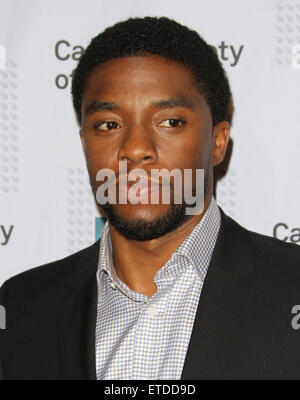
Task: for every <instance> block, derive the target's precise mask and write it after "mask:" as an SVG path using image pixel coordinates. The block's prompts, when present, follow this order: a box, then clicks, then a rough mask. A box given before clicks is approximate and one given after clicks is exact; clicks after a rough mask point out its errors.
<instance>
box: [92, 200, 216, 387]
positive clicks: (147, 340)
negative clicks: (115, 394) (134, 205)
mask: <svg viewBox="0 0 300 400" xmlns="http://www.w3.org/2000/svg"><path fill="white" fill-rule="evenodd" d="M220 220H221V217H220V210H219V208H218V206H217V204H216V201H215V199H214V198H213V197H212V200H211V202H210V205H209V207H208V209H207V210H206V213H205V214H204V216H203V217H202V219H201V220H200V221H199V223H198V224H197V225H196V226H195V227H194V228H193V230H192V231H191V232H190V234H189V235H188V236H187V237H186V239H185V240H184V241H183V242H182V243H181V245H180V246H179V247H178V248H177V249H176V250H175V252H174V253H173V254H172V256H171V257H170V258H169V260H168V261H167V263H166V264H165V265H164V266H163V267H162V268H161V269H160V270H159V271H158V272H157V273H156V275H155V279H154V281H155V283H156V285H157V292H156V293H155V294H154V295H153V296H152V297H151V298H149V297H147V296H146V295H143V294H141V293H137V292H134V291H133V290H131V289H130V288H129V287H128V286H127V285H126V284H125V283H124V282H122V281H121V280H120V279H119V278H118V276H117V275H116V272H115V270H114V266H113V260H112V243H111V238H110V234H109V225H108V222H106V223H105V226H104V229H103V233H102V237H101V244H100V255H99V266H98V271H97V284H98V306H97V323H96V343H95V348H96V369H97V379H98V380H102V379H120V380H125V379H127V380H131V379H133V380H134V379H138V380H140V379H150V380H157V379H177V380H178V379H180V377H181V374H182V369H183V364H184V360H185V357H186V353H187V349H188V345H189V341H190V337H191V332H192V328H193V324H194V319H195V315H196V310H197V305H198V301H199V297H200V293H201V289H202V286H203V282H204V279H205V275H206V272H207V268H208V265H209V262H210V259H211V255H212V252H213V249H214V246H215V243H216V239H217V236H218V232H219V227H220Z"/></svg>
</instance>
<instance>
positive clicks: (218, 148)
mask: <svg viewBox="0 0 300 400" xmlns="http://www.w3.org/2000/svg"><path fill="white" fill-rule="evenodd" d="M229 135H230V124H229V122H227V121H222V122H219V123H218V124H217V125H216V126H215V127H214V131H213V140H214V143H213V145H214V149H213V162H212V165H213V166H216V165H218V164H220V163H221V162H222V161H223V159H224V157H225V154H226V149H227V145H228V142H229Z"/></svg>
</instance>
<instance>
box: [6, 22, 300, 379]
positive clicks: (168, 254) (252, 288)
mask: <svg viewBox="0 0 300 400" xmlns="http://www.w3.org/2000/svg"><path fill="white" fill-rule="evenodd" d="M72 94H73V103H74V108H75V111H76V114H77V118H78V121H79V124H80V137H81V142H82V145H83V149H84V152H85V156H86V162H87V168H88V171H89V176H90V181H91V185H92V188H93V191H94V193H95V196H96V198H97V200H98V197H97V193H98V190H99V188H100V186H101V184H104V183H105V179H102V178H101V179H99V175H98V173H99V171H103V170H104V169H105V170H108V169H109V170H110V171H112V172H114V173H115V176H116V178H117V180H116V182H115V187H116V188H117V189H120V187H121V180H122V179H123V178H124V176H125V177H128V176H129V173H130V172H132V171H133V170H135V169H139V170H143V171H145V172H146V183H145V181H144V182H142V183H141V186H139V188H138V190H135V191H134V190H132V189H133V181H128V182H127V183H126V184H125V186H122V187H123V189H122V188H121V191H119V192H118V193H119V195H118V196H117V197H118V199H117V201H116V203H114V202H113V201H109V202H108V203H104V204H98V206H99V210H100V211H101V213H102V214H104V215H105V216H106V218H107V222H106V224H105V227H104V231H103V234H102V238H101V240H100V241H97V242H96V243H95V244H93V245H92V246H90V247H89V248H87V249H84V250H82V251H80V252H78V253H76V254H73V255H71V256H69V257H67V258H65V259H63V260H59V261H56V262H53V263H51V264H48V265H44V266H41V267H38V268H35V269H33V270H29V271H26V272H24V273H22V274H20V275H18V276H16V277H14V278H11V279H10V280H8V281H7V282H6V283H5V284H4V285H3V287H2V294H1V296H2V298H1V304H3V305H4V306H5V308H6V314H7V327H6V328H7V329H6V330H5V331H4V330H2V331H1V362H2V374H3V378H4V379H100V380H101V379H293V378H299V377H300V332H299V331H297V330H296V329H294V328H295V325H293V324H292V318H293V316H294V315H293V314H292V309H293V307H294V305H297V304H299V303H300V287H299V285H300V265H299V261H300V250H299V248H298V247H297V246H296V245H292V244H286V243H283V242H280V241H278V240H275V239H273V238H269V237H266V236H262V235H259V234H256V233H253V232H249V231H247V230H246V229H244V228H242V227H241V226H239V225H238V224H237V223H236V222H235V221H233V220H232V219H231V218H229V217H228V216H226V215H225V213H224V212H223V211H222V210H221V209H220V208H219V207H218V206H217V204H216V202H215V199H214V197H213V195H212V193H213V189H212V188H213V167H214V166H216V165H218V164H220V163H221V162H222V160H223V158H224V156H225V152H226V148H227V144H228V140H229V129H230V124H229V117H228V107H229V101H230V89H229V85H228V81H227V78H226V75H225V73H224V70H223V68H222V66H221V64H220V62H219V61H218V58H217V55H216V53H215V51H214V50H213V48H212V47H210V46H209V45H207V44H206V43H205V42H204V41H203V39H201V38H200V37H199V36H198V34H197V33H196V32H194V31H191V30H189V29H188V28H186V27H184V26H182V25H180V24H178V23H176V22H175V21H171V20H169V19H167V18H150V17H147V18H137V19H129V20H127V21H125V22H121V23H118V24H116V25H115V26H113V27H110V28H108V29H106V30H105V31H104V32H103V33H101V34H100V35H98V36H97V37H96V38H94V39H93V40H92V42H91V43H90V45H89V47H88V48H87V50H86V52H85V54H84V55H83V56H82V58H81V60H80V62H79V64H78V66H77V68H76V70H75V73H74V77H73V87H72ZM121 162H126V167H127V168H128V170H127V173H125V175H124V174H122V173H121V170H120V165H123V164H120V163H121ZM154 169H159V170H161V169H166V170H167V171H174V170H177V171H180V172H184V171H186V170H192V171H193V172H195V171H197V170H204V187H203V194H204V204H203V209H202V210H200V212H199V213H194V214H190V215H188V214H187V213H186V209H187V206H188V204H187V202H186V201H184V200H183V201H182V202H181V203H176V202H175V201H174V197H175V192H176V190H175V189H176V188H175V180H173V181H171V185H170V192H171V201H170V202H169V203H164V202H162V201H161V194H160V197H159V202H158V203H151V202H149V203H146V202H145V203H143V202H141V201H140V202H138V203H137V204H134V203H132V202H130V201H127V202H125V203H122V202H120V201H118V200H120V195H121V194H124V193H125V194H126V195H128V198H129V194H130V193H131V194H132V191H134V193H133V195H137V197H138V195H141V193H146V198H147V200H148V199H149V196H150V194H147V190H148V189H149V191H150V193H151V195H152V194H153V188H152V186H150V183H151V182H150V181H151V179H152V178H151V176H152V175H151V173H152V171H153V170H154ZM245 178H246V177H245ZM148 179H149V181H148ZM183 183H184V184H186V183H188V179H186V180H185V181H184V182H183ZM124 188H125V189H124ZM162 188H163V182H162V181H159V190H162ZM190 188H191V189H192V191H193V194H195V193H197V181H196V180H195V176H193V177H192V180H191V182H190ZM146 189H147V190H146ZM122 190H123V192H122ZM133 197H134V196H133ZM140 198H141V197H140ZM110 200H111V198H110ZM98 203H99V202H98ZM262 206H265V205H264V203H263V201H262Z"/></svg>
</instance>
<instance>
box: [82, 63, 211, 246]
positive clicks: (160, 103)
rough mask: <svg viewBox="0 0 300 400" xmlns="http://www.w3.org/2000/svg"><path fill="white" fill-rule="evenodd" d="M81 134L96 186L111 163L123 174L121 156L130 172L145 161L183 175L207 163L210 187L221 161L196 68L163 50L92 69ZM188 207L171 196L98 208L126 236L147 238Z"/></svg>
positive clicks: (168, 227) (171, 225)
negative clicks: (165, 54)
mask: <svg viewBox="0 0 300 400" xmlns="http://www.w3.org/2000/svg"><path fill="white" fill-rule="evenodd" d="M81 139H82V144H83V147H84V151H85V155H86V162H87V167H88V171H89V176H90V181H91V184H92V187H93V190H94V192H96V190H97V188H98V187H99V185H100V184H102V183H103V182H98V181H96V174H97V172H98V171H99V170H100V169H104V168H110V169H112V170H113V171H114V172H115V174H116V176H117V178H118V173H119V161H127V169H128V172H129V171H131V170H133V169H136V168H141V169H143V170H145V171H146V172H147V174H148V177H149V178H150V175H151V170H152V169H159V170H160V169H162V168H165V169H167V170H168V171H171V170H173V169H175V168H178V169H180V170H181V171H182V176H184V169H191V170H193V171H194V172H195V170H196V168H198V169H204V170H205V177H206V184H205V195H206V194H207V192H208V190H209V188H211V185H212V165H213V164H217V163H218V160H215V159H214V158H215V157H214V148H215V139H216V135H215V131H214V129H213V125H212V118H211V113H210V109H209V107H208V105H207V103H206V101H205V99H204V97H203V96H202V95H201V94H200V92H199V91H198V90H197V88H196V85H195V81H194V78H193V75H192V74H191V72H190V71H189V70H188V69H187V68H186V67H184V66H183V65H181V64H179V63H176V62H174V61H170V60H166V59H164V58H162V57H159V56H147V57H145V56H140V57H124V58H119V59H113V60H110V61H107V62H105V63H103V64H101V65H100V66H99V67H97V68H96V69H95V70H94V71H93V72H92V73H91V75H90V76H89V79H88V82H87V85H86V89H85V92H84V96H83V101H82V126H81ZM193 176H194V175H193ZM117 189H118V186H117ZM171 189H172V186H171ZM149 195H150V193H149ZM149 199H150V197H149ZM117 202H118V200H117ZM149 203H150V201H149ZM99 207H100V206H99ZM185 207H186V204H174V202H173V201H171V204H162V202H160V203H159V204H131V203H130V202H127V204H106V205H102V206H101V210H102V211H104V213H105V214H106V216H107V218H108V219H109V221H110V223H111V224H112V225H113V226H114V227H115V228H116V229H117V230H118V231H119V232H121V233H122V234H123V235H124V236H126V237H128V238H130V239H135V240H150V239H153V238H156V237H159V236H161V235H164V234H165V233H168V232H170V231H172V230H173V229H175V228H176V227H177V226H179V225H180V224H182V223H183V222H184V221H185V220H186V219H187V218H189V216H186V214H185Z"/></svg>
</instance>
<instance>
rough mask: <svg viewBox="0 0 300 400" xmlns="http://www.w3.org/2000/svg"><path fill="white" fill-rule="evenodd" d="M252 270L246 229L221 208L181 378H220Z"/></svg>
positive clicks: (247, 298) (243, 307) (248, 296)
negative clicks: (216, 235)
mask: <svg viewBox="0 0 300 400" xmlns="http://www.w3.org/2000/svg"><path fill="white" fill-rule="evenodd" d="M252 273H253V262H252V249H251V245H250V239H249V237H248V234H247V231H246V230H245V229H243V228H241V227H240V226H239V225H238V224H237V223H236V222H234V221H233V220H232V219H231V218H229V217H228V216H226V215H225V214H224V213H223V211H222V210H221V227H220V232H219V235H218V239H217V242H216V246H215V249H214V252H213V255H212V259H211V262H210V265H209V268H208V272H207V276H206V279H205V282H204V285H203V289H202V292H201V296H200V300H199V304H198V309H197V312H196V317H195V323H194V326H193V330H192V335H191V340H190V344H189V348H188V351H187V355H186V359H185V363H184V367H183V372H182V376H181V379H183V380H184V379H197V380H199V379H221V378H222V375H223V372H224V369H225V367H226V363H227V361H228V359H229V356H230V353H231V350H232V347H233V345H234V341H235V336H236V335H237V332H238V328H239V324H240V322H241V319H242V318H243V315H245V312H246V309H247V306H248V304H249V301H250V299H251V297H252V294H251V291H250V290H247V289H246V288H249V282H250V281H249V278H250V276H251V275H252ZM247 278H248V279H247ZM245 283H246V285H245ZM244 286H245V287H246V288H245V287H244Z"/></svg>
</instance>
